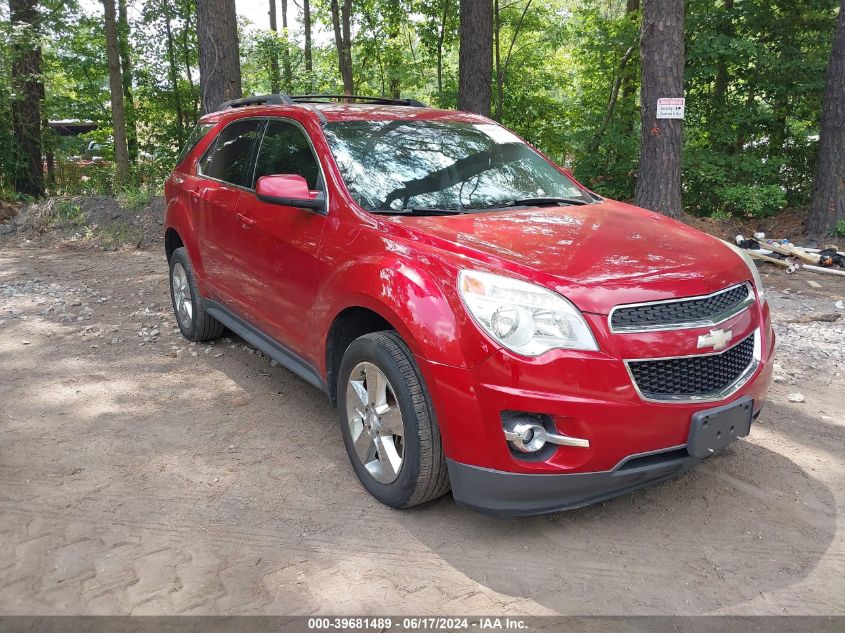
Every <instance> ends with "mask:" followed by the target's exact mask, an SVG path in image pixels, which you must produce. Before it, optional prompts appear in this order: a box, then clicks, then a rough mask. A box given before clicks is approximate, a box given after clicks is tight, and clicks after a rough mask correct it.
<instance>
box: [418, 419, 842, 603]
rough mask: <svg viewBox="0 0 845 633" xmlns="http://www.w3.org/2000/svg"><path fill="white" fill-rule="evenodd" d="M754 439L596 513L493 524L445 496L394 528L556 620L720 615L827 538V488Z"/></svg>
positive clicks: (810, 563)
mask: <svg viewBox="0 0 845 633" xmlns="http://www.w3.org/2000/svg"><path fill="white" fill-rule="evenodd" d="M807 422H809V420H808V419H802V420H801V422H800V424H796V425H794V426H793V428H794V429H795V428H800V425H801V424H804V423H807ZM753 436H754V433H753V432H752V439H751V440H750V441H741V442H739V443H737V444H736V445H734V446H732V447H729V448H728V449H727V450H726V451H724V452H723V453H722V454H720V455H717V456H714V457H712V458H710V459H709V460H707V461H705V462H704V463H702V464H700V465H699V467H698V468H696V469H694V470H693V471H691V472H689V473H687V474H685V475H683V476H681V477H680V478H678V479H675V480H672V481H668V482H665V483H662V484H658V485H657V486H654V487H652V488H648V489H645V490H641V491H637V492H635V493H632V494H628V495H625V496H622V497H618V498H616V499H613V500H610V501H607V502H604V503H601V504H598V505H595V506H589V507H586V508H581V509H577V510H571V511H568V512H561V513H556V514H551V515H546V516H538V517H531V518H513V519H500V518H494V517H488V516H484V515H481V514H477V513H475V512H472V511H470V510H468V509H465V508H462V507H460V506H456V505H455V504H454V501H453V500H452V499H451V497H447V498H444V499H443V500H441V501H440V502H435V503H433V504H431V505H429V506H427V507H423V508H420V509H418V510H416V511H411V512H407V513H405V514H404V515H403V521H402V524H403V526H404V527H405V528H406V529H407V530H409V531H410V532H411V533H413V534H414V536H416V538H418V539H419V540H420V541H422V542H424V543H426V544H427V545H428V546H429V547H430V548H431V549H432V550H433V551H435V552H436V553H437V554H438V555H440V556H441V557H442V559H443V560H444V561H445V562H447V563H448V564H450V565H452V566H453V567H455V568H456V569H457V570H458V571H460V572H462V573H463V574H465V575H466V576H468V577H470V578H472V579H473V580H475V581H477V582H479V583H481V584H483V585H485V586H486V587H488V588H490V589H492V590H493V591H495V592H497V593H500V594H504V595H507V596H513V597H521V598H530V599H533V600H535V601H536V602H538V603H540V604H541V605H543V606H545V607H548V608H549V609H552V610H554V611H556V612H560V613H577V614H590V613H602V614H607V613H620V614H621V613H627V614H637V613H642V614H648V613H658V612H659V613H707V612H712V611H716V610H720V609H725V608H728V607H731V606H735V605H738V604H741V603H745V602H747V601H751V600H754V599H756V598H758V597H760V596H761V595H763V594H765V593H768V592H772V591H775V590H777V589H780V588H784V587H789V586H790V585H793V584H795V583H797V582H799V581H800V580H801V579H803V578H804V577H805V576H806V575H807V574H808V573H809V572H810V570H812V569H813V568H814V567H815V566H816V564H817V563H818V562H819V560H820V559H821V558H822V556H823V555H824V553H825V551H826V550H827V549H828V547H829V546H830V544H831V542H832V541H833V538H834V535H835V533H836V502H835V499H834V497H833V494H832V493H831V491H830V490H829V489H828V487H827V486H826V485H824V484H823V483H822V482H820V481H819V480H818V479H816V478H814V477H812V476H810V475H809V474H808V473H807V472H806V471H805V470H803V469H802V468H801V467H799V466H798V465H797V464H796V463H794V462H793V461H791V460H790V459H788V458H787V457H785V456H784V455H782V454H779V453H776V452H773V451H772V450H769V449H768V448H765V447H763V446H761V445H759V444H758V443H756V442H755V441H754V439H753ZM432 522H436V523H437V529H436V530H432V529H431V526H432ZM482 536H483V538H482Z"/></svg>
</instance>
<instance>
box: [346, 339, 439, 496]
mask: <svg viewBox="0 0 845 633" xmlns="http://www.w3.org/2000/svg"><path fill="white" fill-rule="evenodd" d="M383 379H384V381H383ZM337 402H338V412H339V417H340V426H341V431H342V433H343V442H344V444H345V445H346V451H347V453H348V454H349V460H350V461H351V462H352V467H353V468H354V469H355V474H356V475H358V479H359V480H360V481H361V483H362V484H363V485H364V487H365V488H366V489H367V491H368V492H369V493H370V494H371V495H373V496H374V497H375V498H376V499H378V500H379V501H381V502H382V503H384V504H385V505H388V506H391V507H394V508H407V507H410V506H414V505H418V504H420V503H425V502H426V501H431V500H432V499H437V498H438V497H441V496H443V495H444V494H446V493H447V492H448V491H449V475H448V473H447V471H446V459H445V457H444V455H443V446H442V444H441V439H440V429H439V427H438V425H437V418H436V417H435V415H434V408H433V407H432V404H431V397H430V396H429V393H428V389H427V388H426V385H425V382H424V381H423V377H422V374H421V373H420V370H419V367H417V364H416V363H415V362H414V356H413V354H412V353H411V351H410V350H409V349H408V346H407V345H405V343H404V341H402V339H401V338H400V337H399V335H398V334H396V332H392V331H387V332H375V333H372V334H366V335H364V336H361V337H359V338H357V339H355V340H354V341H353V342H352V344H351V345H350V346H349V347H348V348H347V350H346V352H345V353H344V354H343V360H342V361H341V363H340V371H339V372H338V387H337Z"/></svg>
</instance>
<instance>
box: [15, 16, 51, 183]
mask: <svg viewBox="0 0 845 633" xmlns="http://www.w3.org/2000/svg"><path fill="white" fill-rule="evenodd" d="M9 17H10V19H11V23H12V26H13V27H14V28H13V29H12V41H11V54H12V91H13V95H14V96H13V98H12V127H13V130H14V136H15V142H16V144H17V148H16V150H17V151H16V154H17V160H16V161H15V165H14V166H13V176H12V179H13V183H14V187H15V191H17V192H18V193H22V194H25V195H27V196H34V197H36V198H37V197H40V196H43V195H44V165H43V163H42V161H41V142H42V141H41V101H42V100H43V98H44V86H43V84H42V83H41V45H40V42H39V26H40V25H39V15H38V2H37V0H9Z"/></svg>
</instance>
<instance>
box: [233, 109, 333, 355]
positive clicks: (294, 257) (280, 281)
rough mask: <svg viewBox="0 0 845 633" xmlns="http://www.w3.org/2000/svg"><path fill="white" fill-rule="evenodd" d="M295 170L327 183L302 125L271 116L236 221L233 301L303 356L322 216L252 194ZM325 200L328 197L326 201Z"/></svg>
mask: <svg viewBox="0 0 845 633" xmlns="http://www.w3.org/2000/svg"><path fill="white" fill-rule="evenodd" d="M274 174H297V175H300V176H302V177H303V178H305V180H306V181H307V182H308V188H309V189H311V190H319V191H325V185H324V179H323V177H322V172H321V168H320V164H319V162H318V160H317V157H316V154H315V153H314V150H313V148H312V145H311V142H310V140H309V138H308V136H307V133H306V132H305V130H304V129H303V128H302V127H301V126H300V125H299V124H298V123H296V122H294V121H292V120H289V119H270V120H269V121H268V123H267V127H266V129H265V131H264V135H263V138H262V140H261V143H260V146H259V149H258V158H257V161H256V166H255V174H254V177H253V179H252V183H251V186H250V191H249V192H244V193H243V195H242V196H241V198H240V200H239V201H238V219H237V220H236V222H235V252H236V257H237V262H236V264H235V269H236V278H237V279H236V282H235V283H236V287H237V292H238V302H239V303H240V304H241V305H243V306H244V307H245V308H246V310H247V314H246V316H247V317H248V318H249V320H250V321H253V322H254V323H255V324H256V325H257V326H258V327H259V328H260V329H261V330H263V331H264V332H265V333H267V334H268V335H270V336H271V337H273V338H274V339H275V340H276V341H277V342H279V343H282V344H283V345H284V346H286V347H287V348H288V349H289V350H290V351H292V352H294V353H295V354H296V355H297V356H300V357H301V358H304V359H306V360H308V361H313V359H312V358H310V356H311V355H312V354H311V350H309V349H307V344H306V343H305V341H306V340H310V337H308V336H306V331H305V330H306V329H307V328H308V327H309V320H310V318H311V310H312V307H313V303H314V297H315V295H316V289H317V286H318V283H317V279H316V270H317V264H316V255H317V250H318V248H319V245H320V239H321V238H322V234H323V229H324V227H325V224H326V216H325V215H324V214H323V213H321V212H315V211H312V210H308V209H298V208H295V207H288V206H280V205H277V204H268V203H266V202H262V201H260V200H258V198H256V197H255V193H254V187H255V183H256V182H257V181H258V179H259V178H261V177H262V176H269V175H274ZM326 208H328V204H327V205H326Z"/></svg>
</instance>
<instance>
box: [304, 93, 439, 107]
mask: <svg viewBox="0 0 845 633" xmlns="http://www.w3.org/2000/svg"><path fill="white" fill-rule="evenodd" d="M290 98H291V99H292V100H293V101H294V102H305V103H319V102H321V101H365V102H369V103H374V104H377V105H400V106H408V107H412V108H427V107H428V106H427V105H426V104H424V103H423V102H422V101H417V100H416V99H391V98H389V97H370V96H367V95H332V94H313V95H291V96H290Z"/></svg>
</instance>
